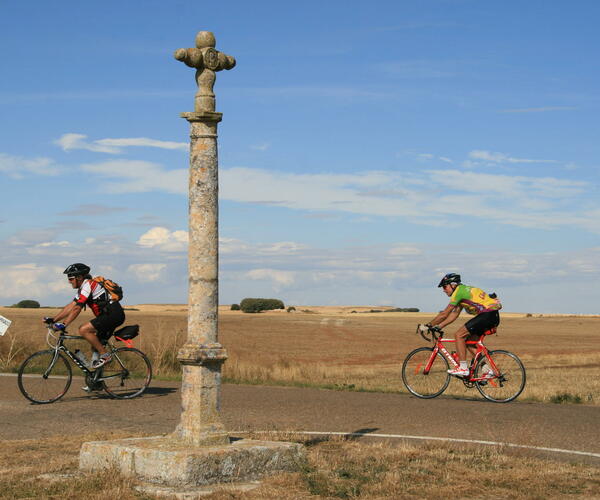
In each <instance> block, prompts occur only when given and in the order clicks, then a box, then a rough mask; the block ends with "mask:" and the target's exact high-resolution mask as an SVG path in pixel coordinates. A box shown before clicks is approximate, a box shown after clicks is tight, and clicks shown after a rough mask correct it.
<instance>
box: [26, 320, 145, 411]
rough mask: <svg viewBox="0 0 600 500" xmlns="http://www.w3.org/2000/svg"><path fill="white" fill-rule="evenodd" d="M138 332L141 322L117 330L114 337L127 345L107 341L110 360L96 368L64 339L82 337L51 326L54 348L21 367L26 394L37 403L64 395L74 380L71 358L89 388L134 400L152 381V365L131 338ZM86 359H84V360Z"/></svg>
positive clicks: (47, 339)
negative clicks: (110, 355) (118, 345)
mask: <svg viewBox="0 0 600 500" xmlns="http://www.w3.org/2000/svg"><path fill="white" fill-rule="evenodd" d="M138 333H139V326H138V325H129V326H125V327H123V328H121V329H119V330H117V331H116V332H114V334H113V335H114V338H115V340H117V341H118V342H123V343H124V344H125V347H115V346H114V345H113V343H112V342H110V341H109V340H106V341H104V342H103V344H104V345H105V346H106V348H107V350H108V352H110V353H111V354H112V359H111V361H110V362H108V363H106V364H105V365H103V366H101V367H100V368H98V369H96V370H94V369H92V368H91V363H89V364H88V363H87V362H86V360H85V359H84V357H82V356H81V353H80V352H78V350H75V351H72V350H71V349H69V348H68V347H67V345H65V341H70V340H81V339H83V337H80V336H78V335H68V334H67V332H66V330H60V331H59V330H55V329H54V328H53V327H52V326H48V333H47V335H46V342H47V343H48V345H49V346H50V347H51V349H47V350H44V351H39V352H36V353H34V354H32V355H31V356H29V357H28V358H27V359H26V360H25V361H23V363H22V364H21V366H20V367H19V373H18V376H17V381H18V385H19V389H20V390H21V393H22V394H23V396H25V397H26V398H27V399H28V400H29V401H31V402H33V403H37V404H48V403H54V402H55V401H58V400H59V399H60V398H62V397H63V396H64V395H65V394H66V393H67V391H68V390H69V387H70V386H71V381H72V379H73V373H72V371H71V365H70V364H69V362H68V359H71V361H72V362H73V363H74V364H75V366H76V367H77V368H79V369H80V370H81V371H82V372H83V375H84V377H85V383H86V387H85V389H87V390H88V391H101V390H104V391H105V392H106V393H107V394H108V395H109V396H111V397H113V398H117V399H131V398H135V397H137V396H140V395H141V394H143V392H144V391H145V390H146V388H147V387H148V385H149V384H150V381H151V380H152V365H151V363H150V360H149V359H148V358H147V357H146V355H145V354H144V353H143V352H142V351H140V350H138V349H135V348H134V347H133V342H132V339H133V338H135V337H137V335H138ZM81 358H83V359H81Z"/></svg>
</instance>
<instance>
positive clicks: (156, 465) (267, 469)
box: [79, 436, 305, 487]
mask: <svg viewBox="0 0 600 500" xmlns="http://www.w3.org/2000/svg"><path fill="white" fill-rule="evenodd" d="M304 460H305V455H304V451H303V448H302V446H301V445H300V444H297V443H284V442H278V441H255V440H246V439H241V440H238V441H233V442H232V443H230V444H228V445H225V446H204V447H193V446H190V445H189V444H188V443H187V442H184V441H179V440H174V439H173V438H172V437H171V436H164V437H151V438H132V439H121V440H117V441H94V442H89V443H84V444H83V446H82V448H81V453H80V456H79V467H80V469H82V470H84V471H98V470H104V469H110V468H116V469H117V470H118V471H119V472H120V473H121V474H123V475H124V476H129V477H135V478H138V479H141V480H142V481H148V482H151V483H159V484H165V485H169V486H184V487H185V486H202V485H206V484H214V483H222V482H238V481H239V482H243V481H251V480H256V479H260V478H261V477H264V476H265V475H269V474H273V473H276V472H282V471H295V470H297V469H298V467H299V466H300V465H301V464H302V463H303V462H304Z"/></svg>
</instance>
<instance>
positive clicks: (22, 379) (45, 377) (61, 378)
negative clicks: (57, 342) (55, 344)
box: [17, 349, 73, 404]
mask: <svg viewBox="0 0 600 500" xmlns="http://www.w3.org/2000/svg"><path fill="white" fill-rule="evenodd" d="M72 378H73V374H72V373H71V365H69V362H68V361H67V360H66V359H65V357H64V356H63V355H62V354H61V353H57V352H56V351H55V350H53V349H48V350H47V351H39V352H36V353H34V354H32V355H31V356H29V357H28V358H27V359H26V360H25V361H23V364H22V365H21V366H20V368H19V374H18V376H17V384H18V386H19V390H20V391H21V394H23V396H25V397H26V398H27V399H29V401H31V402H33V403H38V404H48V403H54V401H57V400H59V399H60V398H62V397H63V396H64V395H65V394H66V392H67V391H68V390H69V387H70V386H71V379H72Z"/></svg>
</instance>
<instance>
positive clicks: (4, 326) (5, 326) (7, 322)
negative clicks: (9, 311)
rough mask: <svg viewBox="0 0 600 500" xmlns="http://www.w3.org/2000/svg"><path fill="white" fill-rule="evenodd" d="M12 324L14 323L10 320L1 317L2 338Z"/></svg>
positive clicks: (0, 333)
mask: <svg viewBox="0 0 600 500" xmlns="http://www.w3.org/2000/svg"><path fill="white" fill-rule="evenodd" d="M11 323H12V321H11V320H10V319H7V318H5V317H4V316H0V337H1V336H2V335H4V334H5V333H6V330H8V327H9V326H10V324H11Z"/></svg>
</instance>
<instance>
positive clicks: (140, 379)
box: [98, 347, 152, 399]
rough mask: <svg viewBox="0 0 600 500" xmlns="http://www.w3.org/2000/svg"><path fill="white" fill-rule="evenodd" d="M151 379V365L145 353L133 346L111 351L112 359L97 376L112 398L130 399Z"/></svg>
mask: <svg viewBox="0 0 600 500" xmlns="http://www.w3.org/2000/svg"><path fill="white" fill-rule="evenodd" d="M151 380H152V365H151V364H150V360H149V359H148V358H147V357H146V355H145V354H144V353H143V352H141V351H138V350H137V349H134V348H133V347H121V348H119V349H116V350H114V351H113V353H112V360H111V361H110V362H109V363H107V364H106V365H104V366H103V367H102V374H101V376H100V377H99V378H98V381H99V382H102V383H103V384H104V390H105V391H106V392H107V393H108V394H109V395H110V396H112V397H113V398H118V399H131V398H135V397H137V396H140V395H141V394H142V393H143V392H144V391H145V390H146V388H147V387H148V386H149V385H150V381H151Z"/></svg>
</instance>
